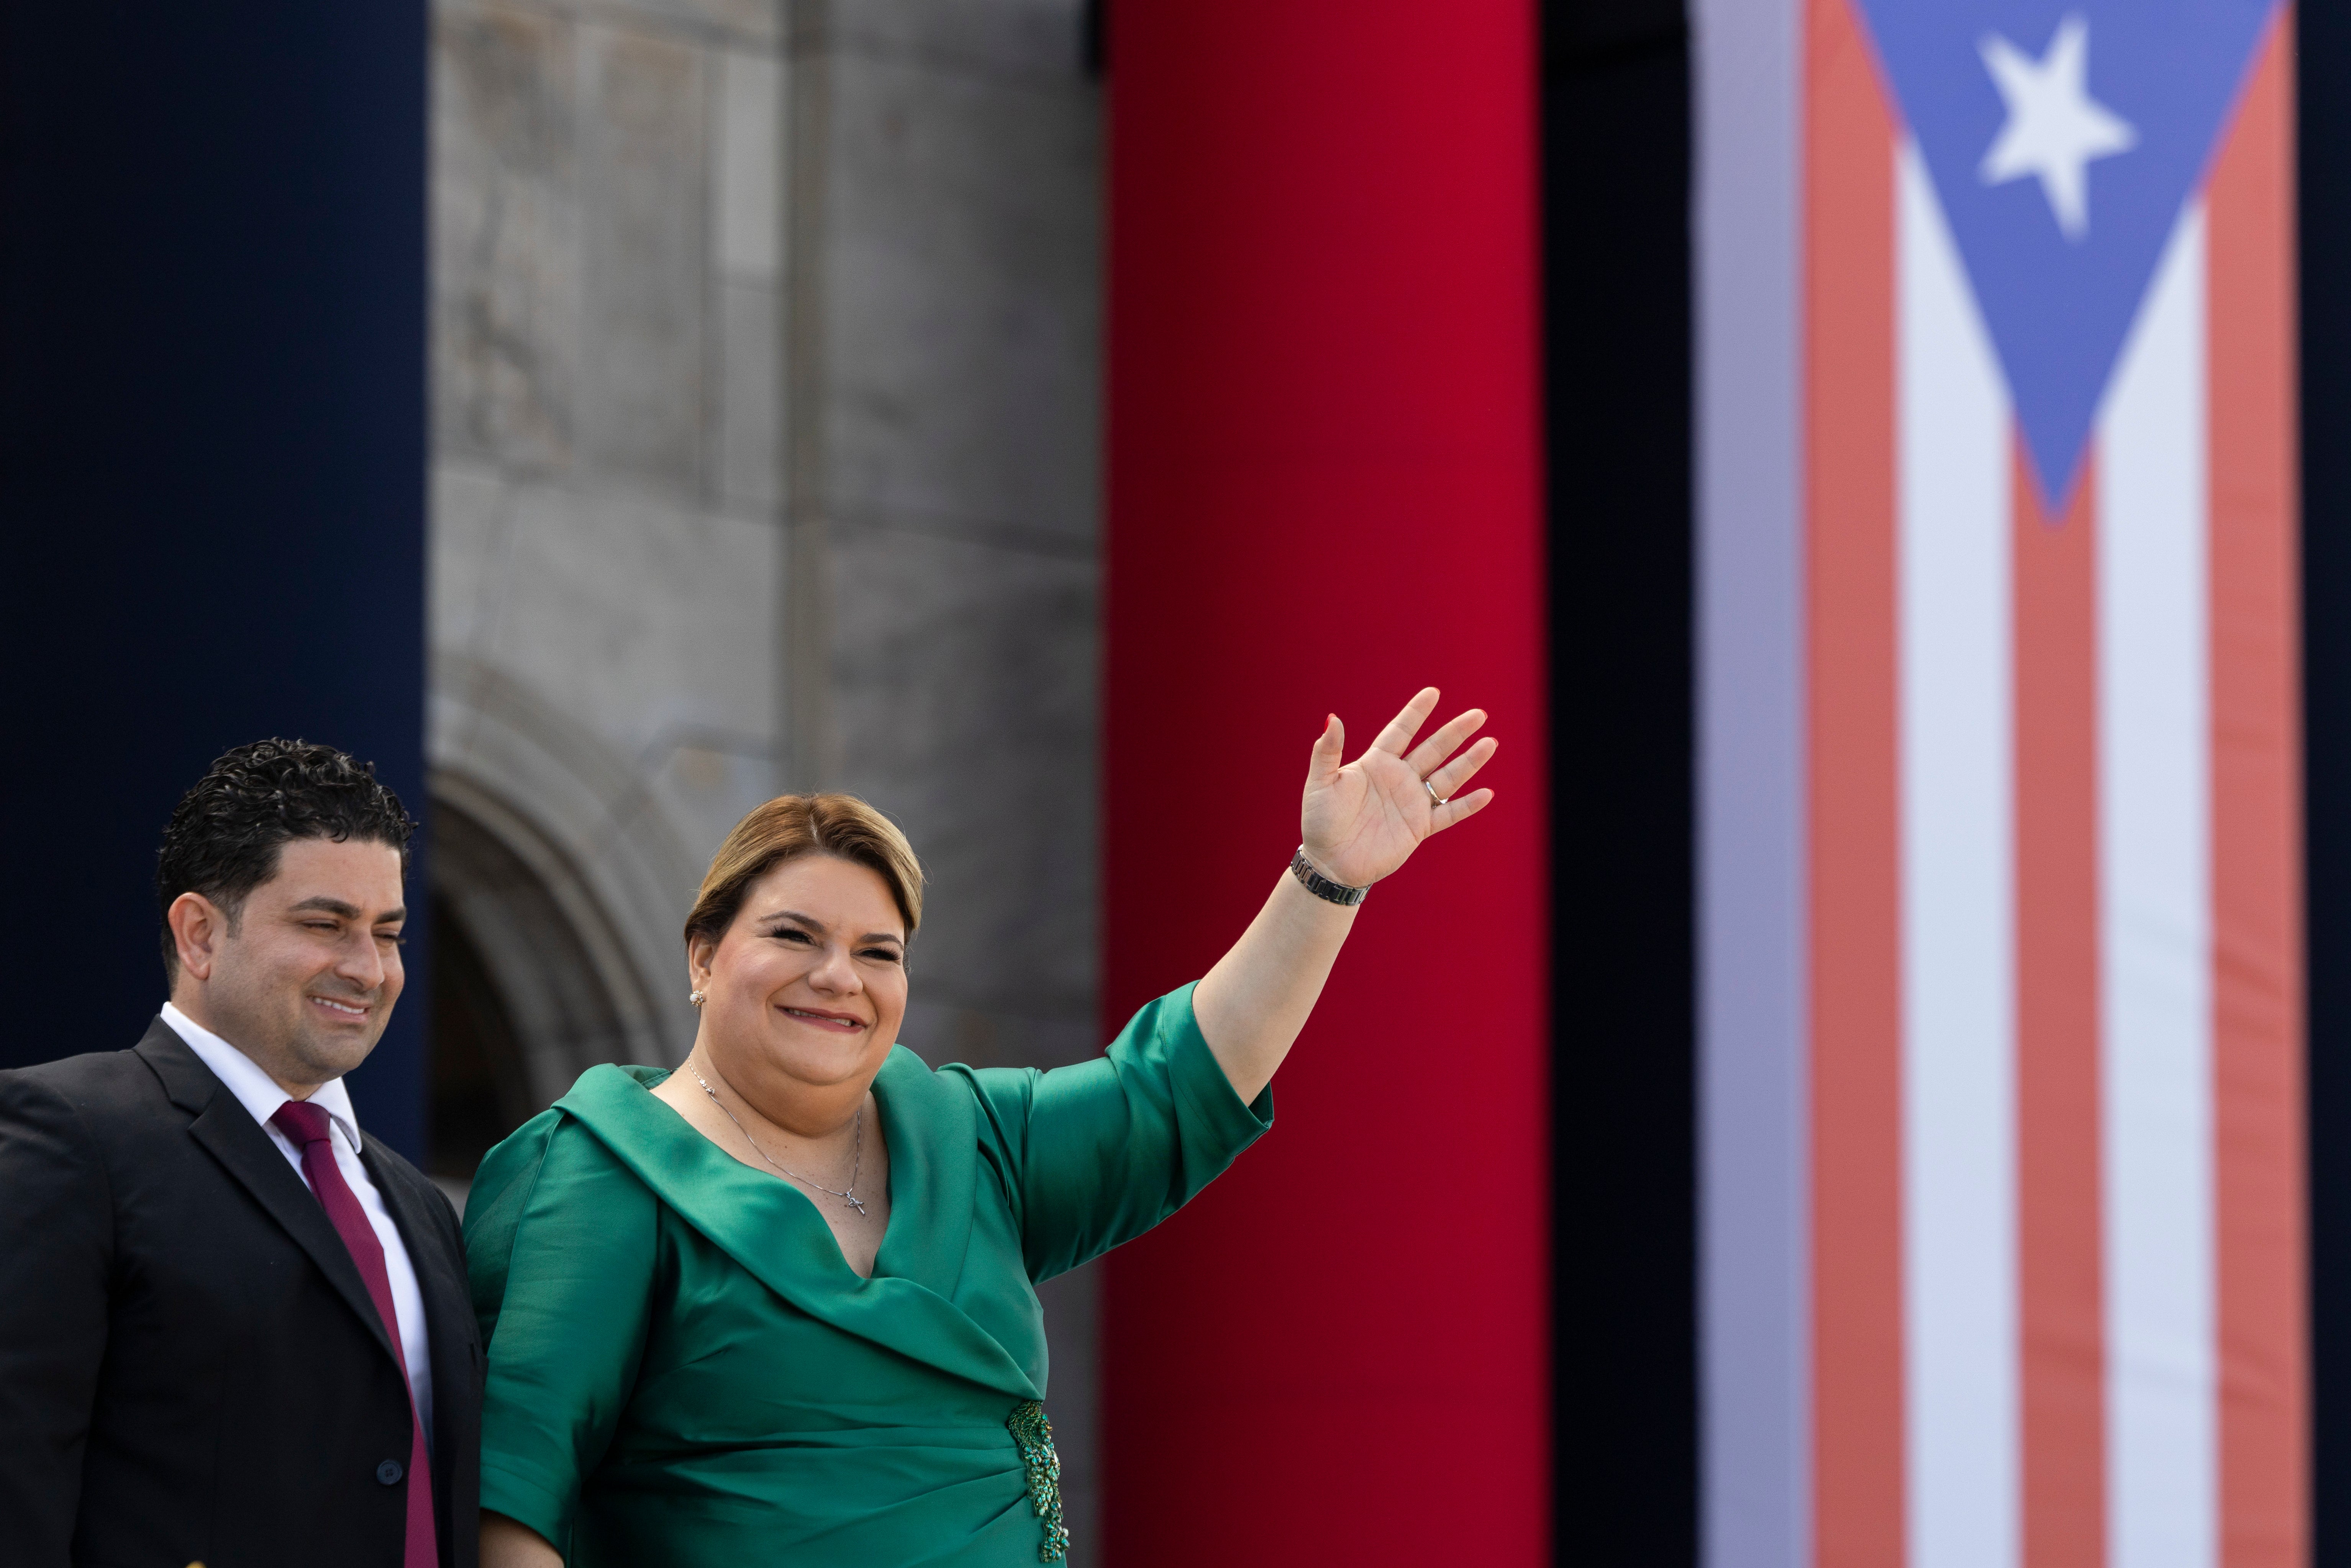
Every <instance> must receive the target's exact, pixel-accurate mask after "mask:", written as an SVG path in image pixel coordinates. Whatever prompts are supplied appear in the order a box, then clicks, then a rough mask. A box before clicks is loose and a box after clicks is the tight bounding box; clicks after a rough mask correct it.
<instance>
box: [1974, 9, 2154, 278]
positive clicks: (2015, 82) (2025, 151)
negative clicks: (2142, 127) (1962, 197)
mask: <svg viewBox="0 0 2351 1568" xmlns="http://www.w3.org/2000/svg"><path fill="white" fill-rule="evenodd" d="M1976 49H1977V52H1978V53H1979V54H1980V55H1982V56H1983V63H1984V67H1985V68H1986V69H1988V70H1990V71H1991V79H1992V85H1993V86H1995V87H1997V88H1999V89H2000V96H2001V100H2002V101H2003V102H2005V103H2006V104H2007V105H2008V123H2007V124H2005V125H2003V126H2001V130H2000V136H1999V139H1998V140H1996V141H1993V142H1992V144H1991V152H1986V153H1985V154H1984V159H1983V164H1982V166H1981V167H1980V169H1979V170H1978V171H1977V174H1978V176H1979V177H1980V179H1981V180H1982V181H1983V183H1985V184H1987V185H2000V184H2005V183H2008V182H2009V181H2011V180H2021V179H2022V178H2023V177H2024V176H2025V175H2027V174H2032V175H2034V176H2036V177H2038V178H2039V180H2040V181H2041V193H2042V194H2043V195H2044V196H2046V197H2048V198H2049V210H2050V211H2051V212H2052V213H2053V214H2056V217H2057V226H2058V228H2060V229H2062V230H2063V231H2064V235H2065V237H2066V238H2067V239H2070V240H2079V239H2080V238H2082V236H2083V235H2086V234H2088V233H2089V232H2090V187H2089V180H2088V178H2087V167H2088V164H2089V163H2090V161H2091V160H2092V159H2095V158H2111V157H2113V156H2114V155H2115V154H2116V153H2117V152H2129V151H2130V150H2131V149H2132V148H2134V147H2136V146H2137V145H2138V132H2137V131H2136V130H2134V129H2132V127H2131V124H2130V122H2129V121H2128V120H2124V119H2123V118H2122V117H2121V116H2120V115H2117V114H2116V113H2115V112H2114V111H2113V110H2109V109H2108V108H2106V106H2105V104H2102V103H2100V102H2098V101H2097V100H2096V99H2094V98H2092V97H2091V96H2090V90H2089V85H2088V81H2087V78H2088V75H2089V67H2090V24H2089V23H2088V22H2087V21H2086V20H2085V19H2084V18H2083V16H2081V15H2080V14H2079V13H2078V12H2077V13H2075V14H2074V15H2073V16H2068V17H2066V18H2065V19H2064V21H2063V22H2060V23H2059V24H2058V25H2057V36H2056V37H2053V38H2052V39H2050V40H2049V52H2048V53H2047V54H2045V55H2043V57H2041V58H2040V59H2038V60H2036V59H2034V58H2033V57H2032V56H2030V55H2028V54H2026V53H2025V52H2024V51H2023V50H2022V49H2020V48H2018V47H2016V46H2015V45H2014V44H2011V43H2010V42H2009V41H2008V40H2007V39H2006V38H2003V37H2001V36H2000V35H1999V34H1997V33H1991V34H1987V35H1986V36H1985V37H1984V40H1983V42H1982V43H1980V44H1979V45H1977V46H1976Z"/></svg>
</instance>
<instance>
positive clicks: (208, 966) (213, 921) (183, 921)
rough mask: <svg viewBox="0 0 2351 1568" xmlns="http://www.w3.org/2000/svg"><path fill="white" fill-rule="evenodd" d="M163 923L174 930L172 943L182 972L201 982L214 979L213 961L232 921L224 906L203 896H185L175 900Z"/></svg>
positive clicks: (164, 916)
mask: <svg viewBox="0 0 2351 1568" xmlns="http://www.w3.org/2000/svg"><path fill="white" fill-rule="evenodd" d="M163 919H164V921H165V923H166V924H167V925H170V926H171V927H172V946H175V947H176V948H178V950H179V954H180V969H181V972H182V973H183V974H187V975H192V976H193V977H195V978H197V979H199V980H209V979H211V978H212V977H213V960H214V957H215V956H217V955H218V952H219V948H220V944H221V939H222V938H223V937H225V936H226V935H227V934H228V920H227V918H226V917H225V915H223V914H222V913H221V909H220V905H218V904H214V902H213V901H212V900H211V899H209V898H206V897H205V896H204V894H201V893H183V894H180V896H179V897H177V898H175V899H173V900H172V907H171V908H170V909H169V910H167V911H165V912H164V915H163Z"/></svg>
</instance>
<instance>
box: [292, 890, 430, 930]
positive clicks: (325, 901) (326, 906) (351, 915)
mask: <svg viewBox="0 0 2351 1568" xmlns="http://www.w3.org/2000/svg"><path fill="white" fill-rule="evenodd" d="M306 909H315V910H317V911H319V913H320V914H323V915H339V916H340V917H341V918H343V919H345V920H357V919H358V918H359V917H360V906H359V905H358V904H345V903H344V902H343V901H342V900H341V899H340V898H329V897H328V896H327V895H326V894H319V896H317V897H316V898H306V899H304V900H303V901H302V902H301V903H299V904H293V905H291V906H289V910H288V913H295V912H299V911H302V910H306ZM407 918H408V910H407V907H406V906H405V905H403V906H402V907H401V908H398V909H387V910H385V911H384V912H383V913H382V914H381V915H377V916H376V917H375V919H374V920H373V921H371V922H370V924H371V925H388V924H389V923H391V922H392V921H394V920H405V919H407Z"/></svg>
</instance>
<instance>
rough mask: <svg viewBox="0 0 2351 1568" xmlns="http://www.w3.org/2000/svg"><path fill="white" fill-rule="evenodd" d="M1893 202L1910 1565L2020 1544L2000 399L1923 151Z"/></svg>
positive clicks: (2003, 1552)
mask: <svg viewBox="0 0 2351 1568" xmlns="http://www.w3.org/2000/svg"><path fill="white" fill-rule="evenodd" d="M1900 169H1901V172H1900V175H1899V179H1898V185H1899V193H1898V197H1897V215H1896V229H1895V234H1896V242H1895V254H1896V261H1895V267H1896V367H1897V368H1896V401H1897V403H1898V405H1899V406H1898V412H1897V414H1896V420H1897V429H1898V434H1897V436H1896V440H1897V442H1898V444H1899V447H1898V451H1897V454H1896V462H1897V465H1898V478H1897V481H1896V484H1897V486H1898V489H1897V502H1896V506H1897V508H1898V513H1899V521H1898V546H1897V549H1898V555H1899V560H1900V566H1899V569H1898V570H1899V573H1900V588H1899V590H1898V595H1899V597H1898V601H1897V615H1898V623H1899V625H1900V628H1901V631H1900V644H1901V685H1900V695H1899V701H1900V705H1901V718H1900V735H1901V742H1900V745H1901V775H1902V783H1901V808H1900V809H1901V843H1902V902H1901V911H1902V1031H1903V1042H1902V1044H1903V1054H1902V1134H1903V1137H1902V1145H1903V1305H1904V1331H1905V1332H1904V1347H1905V1367H1904V1372H1905V1377H1906V1380H1907V1390H1906V1393H1907V1399H1906V1406H1905V1408H1906V1413H1907V1458H1908V1477H1907V1485H1908V1494H1909V1496H1908V1504H1909V1506H1908V1509H1907V1519H1908V1540H1909V1564H1908V1568H2010V1565H2011V1564H2013V1563H2015V1562H2016V1560H2017V1546H2018V1540H2019V1536H2018V1523H2017V1510H2018V1503H2017V1496H2018V1469H2017V1450H2018V1439H2017V1351H2016V1322H2017V1308H2016V1214H2015V1191H2016V1182H2015V1169H2016V1154H2015V1150H2016V1137H2015V1084H2014V1078H2015V1069H2014V1050H2015V1046H2014V1041H2015V1010H2016V1009H2015V995H2016V988H2015V977H2014V970H2015V921H2014V914H2013V903H2012V900H2013V888H2014V885H2015V877H2014V872H2013V865H2012V856H2013V852H2014V849H2013V846H2014V837H2015V834H2014V821H2013V819H2014V809H2013V795H2012V789H2013V784H2012V779H2013V773H2012V763H2011V758H2012V756H2013V751H2014V747H2013V744H2012V739H2011V736H2012V726H2011V717H2010V715H2011V681H2010V671H2011V663H2012V653H2011V647H2012V639H2011V634H2010V624H2011V621H2010V600H2011V577H2010V565H2009V556H2010V548H2009V526H2010V474H2011V467H2010V461H2011V459H2010V448H2009V423H2010V419H2009V405H2008V398H2007V394H2006V392H2005V391H2004V390H2003V383H2002V382H2001V376H2000V371H1999V369H1998V366H1997V363H1996V361H1994V360H1993V357H1992V353H1991V343H1990V341H1989V340H1988V338H1987V337H1986V335H1985V332H1984V329H1983V325H1982V322H1981V319H1980V317H1979V315H1978V313H1977V309H1976V305H1975V298H1974V295H1973V293H1972V292H1971V291H1970V288H1969V287H1968V282H1967V277H1966V275H1965V273H1964V272H1963V271H1962V270H1961V269H1960V266H1959V256H1958V253H1957V251H1956V250H1955V249H1954V247H1953V246H1952V243H1951V238H1950V235H1949V231H1948V229H1947V228H1946V227H1945V225H1944V222H1943V216H1942V212H1941V209H1940V207H1939V205H1938V203H1937V201H1936V198H1935V194H1934V190H1933V187H1932V186H1931V184H1930V183H1928V176H1927V172H1926V170H1925V168H1924V167H1923V166H1922V164H1921V163H1920V162H1919V159H1918V155H1917V149H1916V148H1915V147H1914V146H1912V145H1911V144H1910V143H1909V142H1907V141H1906V142H1905V143H1904V144H1903V147H1902V153H1901V161H1900Z"/></svg>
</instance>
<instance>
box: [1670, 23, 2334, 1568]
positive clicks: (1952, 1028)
mask: <svg viewBox="0 0 2351 1568" xmlns="http://www.w3.org/2000/svg"><path fill="white" fill-rule="evenodd" d="M2291 24H2292V17H2291V15H2290V14H2289V13H2288V12H2286V11H2285V10H2284V9H2283V8H2282V7H2280V6H2278V5H2271V4H2266V3H2262V0H2165V3H2163V4H2153V3H2149V0H2104V3H2101V0H1784V3H1782V4H1781V5H1778V6H1777V9H1776V11H1775V9H1774V6H1773V5H1771V4H1770V3H1768V0H1767V3H1764V4H1753V3H1750V4H1743V5H1742V4H1740V0H1700V4H1699V5H1698V58H1699V69H1700V77H1701V80H1700V102H1701V154H1700V164H1699V168H1700V182H1699V185H1700V197H1699V202H1700V206H1699V214H1698V223H1699V234H1700V239H1699V244H1700V259H1699V272H1700V285H1699V289H1700V298H1699V319H1700V326H1699V329H1700V340H1701V345H1702V347H1701V361H1700V372H1699V373H1700V389H1701V390H1700V405H1701V412H1700V431H1701V465H1700V496H1701V515H1702V523H1701V538H1700V545H1701V558H1702V567H1701V576H1700V585H1699V593H1700V599H1701V605H1700V612H1699V625H1700V628H1701V642H1702V647H1701V650H1700V663H1701V671H1702V677H1701V695H1700V707H1701V740H1700V748H1701V755H1702V763H1701V785H1702V787H1701V799H1702V808H1701V810H1702V826H1701V855H1700V859H1701V865H1702V867H1703V871H1702V883H1701V901H1702V910H1703V914H1702V921H1703V932H1702V938H1701V970H1702V981H1701V988H1702V995H1701V1016H1702V1019H1703V1023H1702V1028H1703V1031H1704V1040H1703V1042H1702V1062H1703V1079H1704V1088H1703V1097H1704V1098H1703V1112H1702V1117H1703V1123H1704V1126H1703V1131H1702V1137H1701V1147H1702V1150H1703V1156H1702V1157H1703V1159H1704V1161H1705V1169H1704V1172H1703V1176H1702V1192H1703V1195H1704V1196H1703V1204H1704V1211H1705V1212H1704V1216H1703V1221H1702V1224H1703V1231H1704V1241H1703V1247H1704V1260H1705V1266H1704V1280H1705V1282H1704V1303H1703V1318H1704V1331H1703V1332H1704V1343H1703V1347H1702V1350H1703V1362H1704V1397H1705V1400H1706V1412H1705V1421H1704V1433H1705V1437H1704V1442H1705V1454H1704V1461H1703V1463H1704V1470H1705V1479H1704V1486H1705V1508H1706V1512H1705V1526H1704V1528H1705V1541H1706V1556H1707V1560H1708V1563H1709V1564H1712V1565H1713V1568H1750V1565H1753V1568H1763V1565H1766V1564H1769V1565H1771V1568H1798V1565H1804V1564H1821V1565H1823V1568H1896V1565H1901V1564H1907V1565H1909V1568H2093V1565H2105V1564H2113V1565H2116V1568H2288V1565H2298V1564H2301V1563H2305V1562H2307V1560H2308V1555H2309V1542H2308V1528H2307V1523H2306V1520H2307V1514H2308V1508H2307V1497H2306V1492H2307V1484H2308V1483H2307V1477H2308V1461H2307V1455H2306V1448H2307V1437H2306V1427H2307V1401H2308V1394H2307V1371H2306V1363H2307V1356H2306V1352H2305V1329H2304V1263H2305V1241H2304V1191H2303V1187H2304V1177H2303V1169H2304V1160H2303V1145H2302V1136H2303V1134H2302V1124H2303V1120H2302V1119H2303V1104H2302V1067H2301V1062H2302V1050H2303V1030H2302V978H2301V963H2302V951H2303V947H2302V932H2301V902H2300V900H2301V894H2300V887H2301V873H2300V865H2301V854H2302V836H2301V819H2300V798H2299V792H2298V786H2297V781H2298V779H2299V777H2300V750H2299V736H2298V723H2297V714H2298V708H2299V697H2298V692H2299V676H2298V671H2297V666H2296V655H2295V651H2296V648H2297V646H2298V643H2299V636H2298V630H2297V599H2296V581H2295V564H2294V563H2295V557H2296V516H2297V500H2296V495H2295V466H2296V453H2295V445H2294V439H2295V435H2294V433H2295V392H2294V277H2293V251H2294V235H2293V223H2294V211H2293V189H2294V180H2293V166H2292V147H2293V118H2294V117H2293V103H2292V98H2293V75H2292V49H2291V44H2292V26H2291Z"/></svg>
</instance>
